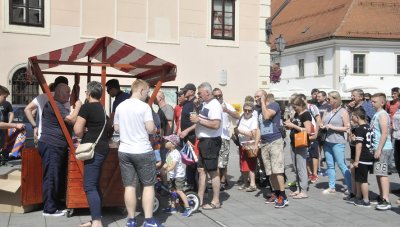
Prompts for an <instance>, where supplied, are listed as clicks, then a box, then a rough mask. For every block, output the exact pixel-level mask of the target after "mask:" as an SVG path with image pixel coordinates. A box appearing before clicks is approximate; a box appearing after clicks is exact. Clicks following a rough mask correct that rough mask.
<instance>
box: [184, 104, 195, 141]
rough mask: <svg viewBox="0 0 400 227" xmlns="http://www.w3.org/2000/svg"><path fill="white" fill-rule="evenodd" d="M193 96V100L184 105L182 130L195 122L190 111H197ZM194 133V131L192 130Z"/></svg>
mask: <svg viewBox="0 0 400 227" xmlns="http://www.w3.org/2000/svg"><path fill="white" fill-rule="evenodd" d="M194 99H195V98H194V97H193V98H192V99H191V100H187V101H186V102H185V103H184V104H183V106H182V112H181V131H183V130H185V129H187V128H189V127H191V126H192V125H193V123H192V122H191V121H190V112H194V111H196V106H195V105H194V102H193V100H194ZM191 133H194V132H191Z"/></svg>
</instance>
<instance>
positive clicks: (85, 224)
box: [79, 220, 92, 227]
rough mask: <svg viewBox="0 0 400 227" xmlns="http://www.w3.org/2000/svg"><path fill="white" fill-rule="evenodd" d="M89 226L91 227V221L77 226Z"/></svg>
mask: <svg viewBox="0 0 400 227" xmlns="http://www.w3.org/2000/svg"><path fill="white" fill-rule="evenodd" d="M91 226H92V220H90V221H88V222H85V223H82V224H80V225H79V227H91Z"/></svg>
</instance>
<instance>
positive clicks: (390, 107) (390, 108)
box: [386, 100, 400, 126]
mask: <svg viewBox="0 0 400 227" xmlns="http://www.w3.org/2000/svg"><path fill="white" fill-rule="evenodd" d="M399 106H400V101H399V100H392V101H388V102H387V103H386V111H387V112H388V113H389V114H390V119H391V120H393V115H394V113H396V111H397V109H398V108H399ZM390 126H392V125H390Z"/></svg>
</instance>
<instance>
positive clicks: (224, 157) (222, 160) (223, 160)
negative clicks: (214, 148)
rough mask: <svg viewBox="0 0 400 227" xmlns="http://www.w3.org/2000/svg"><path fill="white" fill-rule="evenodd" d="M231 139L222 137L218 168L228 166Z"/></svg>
mask: <svg viewBox="0 0 400 227" xmlns="http://www.w3.org/2000/svg"><path fill="white" fill-rule="evenodd" d="M229 149H230V141H229V140H226V139H222V144H221V150H220V151H219V157H218V168H226V167H227V166H228V161H229Z"/></svg>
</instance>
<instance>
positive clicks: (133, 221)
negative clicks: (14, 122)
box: [125, 218, 136, 227]
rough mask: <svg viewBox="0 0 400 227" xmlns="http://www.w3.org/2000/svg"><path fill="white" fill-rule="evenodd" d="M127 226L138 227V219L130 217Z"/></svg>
mask: <svg viewBox="0 0 400 227" xmlns="http://www.w3.org/2000/svg"><path fill="white" fill-rule="evenodd" d="M125 226H126V227H136V219H135V218H128V221H127V222H126V225H125Z"/></svg>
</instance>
